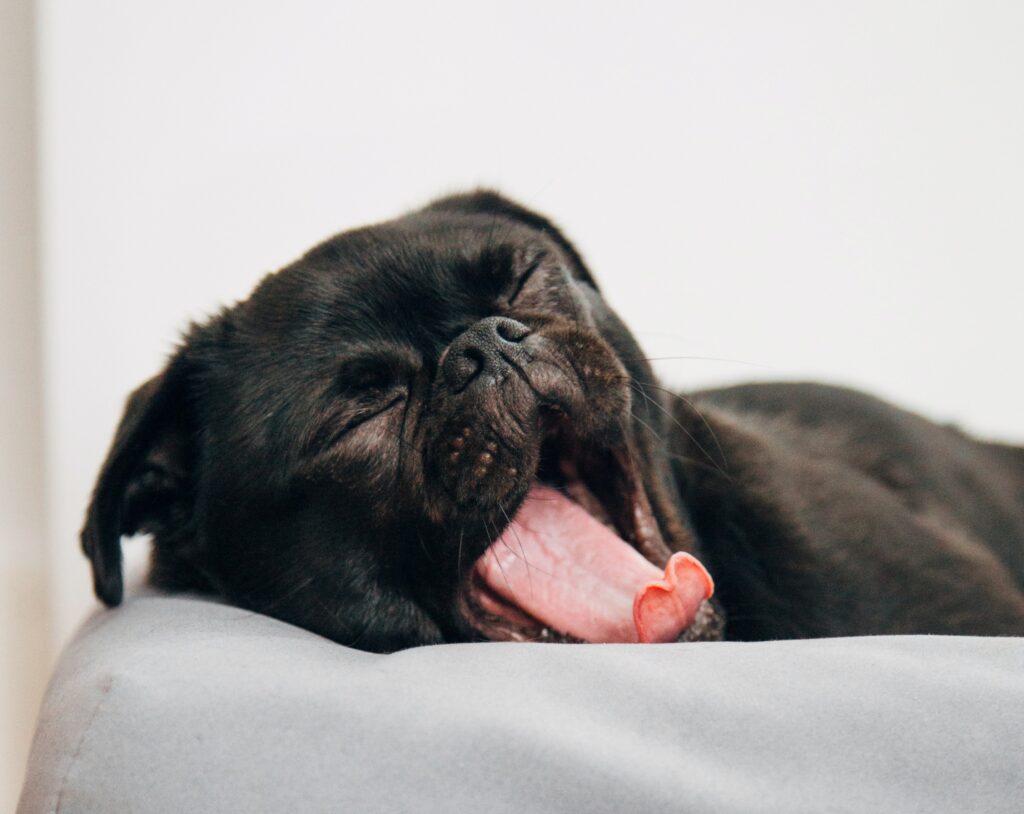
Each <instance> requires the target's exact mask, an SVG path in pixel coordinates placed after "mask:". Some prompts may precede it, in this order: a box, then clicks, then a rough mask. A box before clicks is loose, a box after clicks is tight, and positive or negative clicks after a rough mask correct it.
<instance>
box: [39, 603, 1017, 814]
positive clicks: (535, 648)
mask: <svg viewBox="0 0 1024 814" xmlns="http://www.w3.org/2000/svg"><path fill="white" fill-rule="evenodd" d="M1022 801H1024V640H1022V639H976V638H959V639H956V638H945V637H892V638H888V637H887V638H874V639H831V640H818V641H803V642H774V643H765V644H739V643H726V644H721V643H717V644H686V645H648V646H636V645H633V646H630V645H605V646H598V645H581V646H563V645H517V644H481V645H453V646H445V647H431V648H421V649H417V650H410V651H405V652H402V653H398V654H395V655H390V656H377V655H369V654H366V653H361V652H358V651H355V650H350V649H347V648H343V647H340V646H338V645H336V644H333V643H331V642H328V641H325V640H324V639H321V638H319V637H317V636H314V635H312V634H310V633H307V632H305V631H302V630H299V629H297V628H294V627H290V626H289V625H286V624H283V623H281V622H277V621H274V620H272V619H268V618H265V617H261V616H257V615H254V614H250V613H247V612H245V611H241V610H238V609H235V608H230V607H226V606H223V605H218V604H215V603H211V602H206V601H202V600H199V599H195V598H188V597H174V598H169V597H161V596H153V595H150V596H143V597H137V598H135V599H133V600H131V601H129V602H128V603H127V604H126V605H125V606H123V607H122V608H120V609H118V610H116V611H112V612H104V613H102V614H99V615H98V616H96V617H94V618H93V619H91V620H90V621H89V622H88V623H87V624H86V626H85V627H84V628H83V630H82V631H81V632H80V633H79V635H78V636H77V638H76V639H75V641H74V642H73V643H72V644H71V645H70V646H69V648H68V649H67V651H66V652H65V653H64V655H63V657H62V659H61V662H60V664H59V666H58V669H57V672H56V674H55V676H54V678H53V681H52V683H51V686H50V689H49V692H48V695H47V699H46V701H45V704H44V707H43V710H42V713H41V718H40V723H39V729H38V732H37V735H36V740H35V743H34V745H33V750H32V757H31V761H30V767H29V773H28V777H27V781H26V785H25V789H24V791H23V796H22V801H21V806H20V811H22V812H25V814H29V812H52V811H66V812H121V811H139V812H150V811H156V812H162V811H167V812H206V811H217V812H231V811H240V812H258V811H274V812H281V811H291V812H299V811H303V812H304V811H332V812H345V811H351V812H377V811H381V812H384V811H388V812H390V811H403V812H404V811H424V812H433V811H436V812H504V811H508V812H527V811H543V812H558V811H565V812H583V811H586V812H630V811H685V812H691V811H692V812H743V814H751V813H752V812H761V811H778V812H801V811H806V812H815V813H816V814H819V813H820V812H831V811H891V812H917V811H920V812H928V814H935V812H947V811H948V812H965V811H971V812H973V811H984V812H1001V811H1006V812H1010V811H1012V812H1020V811H1022V810H1024V802H1022Z"/></svg>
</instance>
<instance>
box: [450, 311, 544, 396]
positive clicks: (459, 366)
mask: <svg viewBox="0 0 1024 814" xmlns="http://www.w3.org/2000/svg"><path fill="white" fill-rule="evenodd" d="M529 335H530V329H529V328H527V327H526V326H525V325H523V323H521V322H517V321H516V320H514V319H509V318H508V317H488V318H487V319H482V320H480V321H479V322H477V323H476V324H475V325H473V326H471V327H470V328H468V329H467V330H465V331H463V332H462V333H461V334H459V336H457V337H456V338H455V340H454V341H453V342H452V343H451V344H450V345H449V346H448V350H446V351H445V353H444V358H443V361H442V364H441V369H442V372H443V374H444V377H445V379H446V380H447V382H448V386H449V387H451V389H452V390H454V391H455V392H459V391H460V390H464V389H465V388H466V387H467V386H468V385H469V383H470V382H472V381H473V380H474V379H480V380H481V382H484V383H489V382H494V381H497V380H499V379H502V378H504V377H505V375H506V374H507V373H508V370H509V368H510V367H511V361H518V360H520V359H521V360H522V361H523V362H525V361H527V358H526V355H525V352H524V350H523V348H522V346H521V343H522V341H523V340H524V339H526V337H528V336H529ZM510 360H511V361H510Z"/></svg>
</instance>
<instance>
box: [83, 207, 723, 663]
mask: <svg viewBox="0 0 1024 814" xmlns="http://www.w3.org/2000/svg"><path fill="white" fill-rule="evenodd" d="M654 382H655V378H654V375H653V373H652V371H651V369H650V367H649V365H648V363H647V362H646V361H645V360H644V358H643V354H642V353H641V351H640V349H639V347H638V346H637V343H636V342H635V341H634V339H633V337H632V336H631V335H630V333H629V331H628V330H627V329H626V328H625V327H624V326H623V324H622V322H621V321H620V320H619V319H618V318H617V317H616V315H615V314H614V313H613V312H612V311H611V310H610V308H609V307H608V306H607V305H606V304H605V302H604V300H603V299H602V298H601V295H600V293H599V291H598V288H597V285H596V284H595V282H594V280H593V278H592V277H591V275H590V272H589V271H588V269H587V268H586V266H585V265H584V263H583V260H582V259H581V257H580V255H579V254H578V253H577V251H576V250H575V249H574V248H573V246H572V245H571V244H570V243H569V242H568V240H566V238H565V237H564V236H563V235H562V234H561V232H560V231H558V230H557V229H556V228H555V227H554V226H553V225H552V224H551V223H550V222H549V221H548V220H546V219H545V218H543V217H541V216H539V215H537V214H535V213H533V212H530V211H528V210H526V209H524V208H522V207H520V206H518V205H516V204H514V203H512V202H510V201H508V200H507V199H505V198H502V197H500V196H498V195H496V194H494V193H490V192H477V193H472V194H468V195H462V196H455V197H450V198H445V199H442V200H440V201H437V202H435V203H434V204H432V205H430V206H427V207H426V208H424V209H422V210H419V211H416V212H414V213H412V214H409V215H406V216H404V217H402V218H399V219H397V220H394V221H390V222H388V223H384V224H380V225H376V226H371V227H368V228H363V229H358V230H355V231H351V232H347V233H344V234H341V235H339V236H337V237H335V238H332V239H330V240H328V241H326V242H325V243H323V244H321V245H319V246H317V247H316V248H314V249H313V250H311V251H310V252H309V253H308V254H306V255H305V256H304V257H302V258H301V259H300V260H298V261H297V262H295V263H294V264H292V265H290V266H288V267H287V268H284V269H283V270H281V271H278V272H276V273H274V274H271V275H268V276H267V277H266V278H265V279H264V280H263V281H262V282H261V283H260V284H259V286H258V287H257V288H256V290H255V291H254V292H253V293H252V294H251V296H250V297H249V298H248V299H247V300H245V301H243V302H241V303H239V304H237V305H235V306H233V307H231V308H229V309H226V310H224V311H223V312H222V313H220V314H219V315H218V316H216V317H215V318H213V319H211V320H210V321H209V322H207V323H205V324H202V325H196V326H193V327H192V328H191V330H190V331H189V332H188V333H187V334H186V336H185V339H184V341H183V343H182V345H181V346H180V349H179V350H178V352H177V353H176V354H175V355H174V356H173V357H172V358H171V360H170V361H169V363H168V365H167V367H166V369H165V370H164V371H163V372H162V373H161V374H160V375H158V376H157V377H155V378H154V379H152V380H150V381H149V382H147V383H146V384H144V385H143V386H142V387H140V388H139V389H138V390H137V391H136V392H135V393H134V394H132V396H131V397H130V399H129V402H128V405H127V408H126V411H125V415H124V417H123V419H122V421H121V424H120V427H119V428H118V431H117V435H116V437H115V439H114V442H113V446H112V448H111V450H110V453H109V455H108V458H107V460H106V462H105V464H104V466H103V468H102V471H101V473H100V476H99V480H98V482H97V485H96V488H95V492H94V495H93V499H92V503H91V506H90V508H89V512H88V515H87V518H86V524H85V527H84V529H83V532H82V540H83V546H84V549H85V551H86V554H87V555H88V557H89V558H90V560H91V561H92V566H93V574H94V582H95V588H96V592H97V594H98V595H99V596H100V598H102V599H103V600H104V601H105V602H106V603H107V604H111V605H113V604H117V603H118V602H120V600H121V597H122V593H123V587H122V576H121V542H120V540H121V537H122V535H127V534H132V533H136V532H148V533H151V534H152V535H153V537H154V554H153V573H152V578H153V580H154V581H155V582H156V583H157V584H160V585H163V586H165V587H170V588H199V589H207V590H214V591H217V592H218V593H220V594H221V595H223V596H224V597H226V598H227V599H228V600H229V601H231V602H233V603H235V604H238V605H241V606H243V607H246V608H251V609H253V610H256V611H260V612H263V613H267V614H269V615H272V616H276V617H279V618H281V619H284V620H286V621H290V622H293V623H295V624H298V625H300V626H302V627H305V628H308V629H310V630H313V631H316V632H318V633H321V634H323V635H325V636H328V637H330V638H332V639H334V640H336V641H339V642H342V643H344V644H349V645H353V646H357V647H361V648H364V649H369V650H380V651H388V650H394V649H398V648H402V647H408V646H412V645H417V644H427V643H434V642H443V641H471V640H474V639H480V638H488V639H532V638H553V639H568V640H584V639H590V640H595V639H596V640H613V641H614V640H628V639H629V636H630V634H629V632H628V631H626V630H625V629H623V628H622V624H623V621H622V618H621V617H622V616H623V613H624V612H623V611H622V610H621V608H620V609H619V610H617V611H615V612H614V613H611V614H610V615H609V618H607V619H604V620H603V621H602V620H598V621H595V620H594V618H592V617H594V615H595V614H597V615H598V616H600V615H601V606H602V603H605V604H607V605H615V604H616V603H618V604H619V605H621V604H622V603H623V602H624V601H625V602H626V603H627V604H628V603H630V602H632V601H633V597H632V595H628V596H625V598H623V596H620V595H618V594H622V593H623V591H626V590H627V589H629V590H634V589H635V588H636V584H634V583H645V584H646V583H647V582H648V581H649V580H650V578H651V574H650V573H649V572H650V569H654V570H655V572H656V573H655V576H657V575H658V574H660V571H661V569H663V568H665V567H666V563H668V561H669V558H670V554H671V552H672V551H680V550H687V549H691V548H692V546H693V540H692V535H690V534H689V532H688V530H687V529H688V527H687V524H686V522H685V518H684V517H683V516H682V514H681V509H680V507H679V505H678V498H677V497H676V495H677V491H676V489H675V485H674V483H673V481H672V474H671V471H670V468H669V466H668V464H667V461H666V452H665V444H664V440H663V439H664V436H665V431H664V429H665V422H666V416H667V412H666V409H665V407H664V406H663V405H662V404H661V401H660V395H659V394H660V392H661V391H660V390H659V389H657V388H656V387H652V385H653V383H654ZM599 552H604V553H599ZM677 556H678V555H677ZM690 559H692V558H690ZM694 562H696V561H694ZM677 565H678V562H677ZM679 568H681V569H682V570H681V571H680V570H679ZM679 568H676V571H679V573H680V574H681V575H682V578H684V579H686V578H688V577H687V574H689V571H688V570H687V569H690V568H692V564H691V563H690V562H689V560H687V561H686V562H684V563H683V564H682V566H679ZM559 569H563V571H562V572H561V573H554V574H553V573H552V572H553V571H558V570H559ZM645 569H646V570H645ZM613 572H614V573H613ZM622 574H629V575H630V576H629V577H628V578H627V577H624V576H622ZM690 576H691V577H693V575H692V574H690ZM704 576H705V577H706V575H704ZM665 578H666V579H667V580H669V581H672V580H674V579H675V578H676V576H675V572H674V571H672V568H670V569H669V571H667V572H666V575H665ZM629 579H632V580H633V583H629ZM553 580H554V581H553ZM558 580H561V582H558ZM623 580H625V587H623V585H621V584H619V583H621V582H623ZM655 582H657V580H655ZM691 582H693V583H694V584H695V585H696V584H698V583H699V582H700V579H698V578H696V577H693V578H692V579H691ZM663 583H664V580H662V581H661V582H658V585H655V588H657V589H658V590H662V589H661V588H659V585H662V584H663ZM630 585H632V588H630ZM698 587H699V586H698ZM652 590H653V589H652ZM666 590H667V589H666ZM655 593H657V590H656V591H655ZM604 594H607V596H604ZM659 596H660V595H659ZM702 598H704V597H698V598H697V599H696V600H692V601H691V605H693V606H694V607H696V605H695V604H694V603H696V602H699V601H700V599H702ZM574 605H576V606H577V607H575V609H574V608H573V607H572V606H574ZM580 605H586V607H582V608H581V607H579V606H580ZM708 607H709V606H708V603H706V602H705V603H703V604H701V605H700V613H698V614H697V615H698V617H700V618H699V619H698V621H697V623H693V619H692V618H687V619H686V620H685V627H686V630H687V631H688V632H687V633H686V635H687V637H689V638H699V637H701V636H703V635H707V636H712V635H714V631H715V630H717V629H718V627H719V626H717V625H716V624H715V623H714V621H713V620H711V621H709V620H710V619H711V618H712V617H713V614H709V611H708ZM659 613H660V611H659ZM687 613H689V611H688V612H687ZM574 614H575V616H574ZM588 614H589V617H588ZM654 615H655V616H657V613H656V614H654ZM692 615H693V614H692V613H691V614H690V616H692ZM612 616H614V617H615V618H611V617H612ZM588 618H589V621H588ZM602 625H603V627H602ZM616 625H618V626H619V627H618V628H616ZM694 631H697V633H696V634H695V633H694ZM677 632H678V631H675V632H674V633H673V634H672V637H674V636H675V633H677Z"/></svg>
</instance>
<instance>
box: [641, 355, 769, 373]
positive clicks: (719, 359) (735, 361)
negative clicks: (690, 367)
mask: <svg viewBox="0 0 1024 814" xmlns="http://www.w3.org/2000/svg"><path fill="white" fill-rule="evenodd" d="M622 361H623V362H678V361H684V362H729V363H731V364H735V365H745V366H746V367H757V368H761V369H762V370H770V369H771V366H770V365H765V364H761V363H760V362H749V361H747V360H746V359H730V358H729V357H727V356H630V357H624V358H623V359H622Z"/></svg>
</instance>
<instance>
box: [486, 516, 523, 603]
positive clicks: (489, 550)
mask: <svg viewBox="0 0 1024 814" xmlns="http://www.w3.org/2000/svg"><path fill="white" fill-rule="evenodd" d="M484 533H485V534H486V535H487V541H488V543H489V545H488V546H487V553H488V554H490V555H491V556H492V557H493V558H494V562H495V564H496V565H497V566H498V570H499V571H500V572H501V578H502V579H503V580H505V587H506V588H508V592H509V593H510V594H512V596H513V597H515V595H516V592H515V591H514V590H513V589H512V583H511V582H509V581H508V575H507V574H506V573H505V568H504V567H503V566H502V564H501V560H500V559H498V555H497V554H495V553H494V538H493V537H492V536H491V532H490V531H489V530H488V528H487V521H486V520H484Z"/></svg>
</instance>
